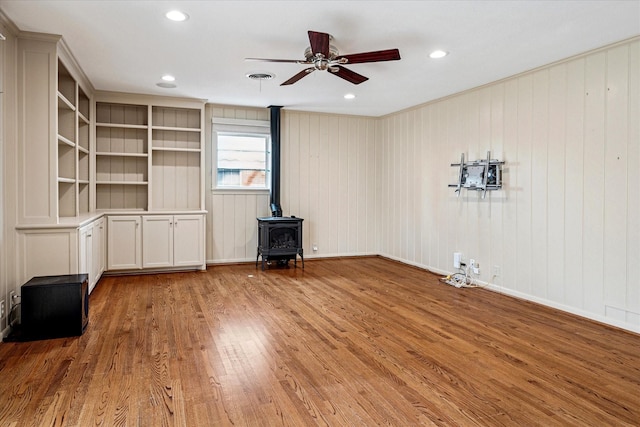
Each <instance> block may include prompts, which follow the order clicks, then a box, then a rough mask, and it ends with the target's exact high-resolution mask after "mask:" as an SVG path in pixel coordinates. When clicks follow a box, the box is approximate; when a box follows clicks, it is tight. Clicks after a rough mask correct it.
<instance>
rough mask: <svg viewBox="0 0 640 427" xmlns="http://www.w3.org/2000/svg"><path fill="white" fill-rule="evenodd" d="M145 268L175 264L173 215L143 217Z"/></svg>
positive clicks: (143, 263) (143, 264) (143, 265)
mask: <svg viewBox="0 0 640 427" xmlns="http://www.w3.org/2000/svg"><path fill="white" fill-rule="evenodd" d="M142 239H143V248H144V250H143V255H142V257H143V261H142V267H143V268H154V267H171V266H173V216H170V215H153V216H144V217H143V218H142Z"/></svg>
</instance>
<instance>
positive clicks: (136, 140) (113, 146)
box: [96, 126, 148, 153]
mask: <svg viewBox="0 0 640 427" xmlns="http://www.w3.org/2000/svg"><path fill="white" fill-rule="evenodd" d="M96 152H100V153H109V152H114V153H148V144H147V131H146V130H144V129H133V128H120V127H117V128H111V127H102V126H96Z"/></svg>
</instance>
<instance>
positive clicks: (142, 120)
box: [96, 102, 149, 210]
mask: <svg viewBox="0 0 640 427" xmlns="http://www.w3.org/2000/svg"><path fill="white" fill-rule="evenodd" d="M148 117H149V112H148V106H146V105H129V104H112V103H104V102H99V103H97V104H96V208H97V209H137V210H146V209H147V207H148V184H149V178H148V176H149V174H148V157H149V142H148V129H149V125H148V123H149V119H148Z"/></svg>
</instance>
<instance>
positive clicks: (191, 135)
mask: <svg viewBox="0 0 640 427" xmlns="http://www.w3.org/2000/svg"><path fill="white" fill-rule="evenodd" d="M152 135H153V142H152V147H153V149H154V150H155V149H178V150H184V149H188V150H198V151H199V150H200V132H195V131H193V130H191V131H184V130H165V129H156V128H154V129H153V131H152Z"/></svg>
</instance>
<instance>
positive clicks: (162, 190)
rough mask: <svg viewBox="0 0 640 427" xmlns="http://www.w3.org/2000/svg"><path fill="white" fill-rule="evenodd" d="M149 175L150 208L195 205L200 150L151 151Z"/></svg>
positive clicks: (173, 207)
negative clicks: (150, 179)
mask: <svg viewBox="0 0 640 427" xmlns="http://www.w3.org/2000/svg"><path fill="white" fill-rule="evenodd" d="M151 175H152V176H153V184H154V185H153V193H152V195H153V197H152V201H153V208H154V209H199V207H200V190H201V188H200V153H198V152H173V151H157V152H154V153H153V158H152V169H151Z"/></svg>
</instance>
